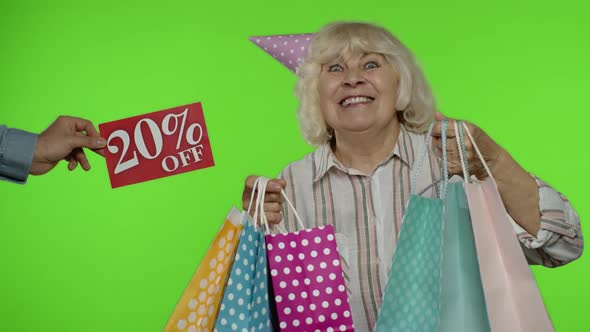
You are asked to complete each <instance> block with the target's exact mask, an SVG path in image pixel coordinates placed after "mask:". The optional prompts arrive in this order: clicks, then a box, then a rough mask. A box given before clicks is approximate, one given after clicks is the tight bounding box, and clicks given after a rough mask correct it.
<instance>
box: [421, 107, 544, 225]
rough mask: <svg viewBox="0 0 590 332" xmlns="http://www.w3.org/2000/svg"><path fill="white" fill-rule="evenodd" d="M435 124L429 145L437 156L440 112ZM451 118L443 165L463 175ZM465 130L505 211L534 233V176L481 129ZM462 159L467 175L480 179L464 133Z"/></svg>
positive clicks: (481, 171) (477, 163)
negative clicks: (490, 177) (490, 175)
mask: <svg viewBox="0 0 590 332" xmlns="http://www.w3.org/2000/svg"><path fill="white" fill-rule="evenodd" d="M435 118H436V121H437V123H436V124H435V126H434V128H433V129H432V137H433V145H434V147H435V149H436V150H437V152H438V154H439V156H440V154H441V152H442V138H441V130H440V129H441V123H440V121H441V120H443V119H445V118H444V116H443V115H442V114H440V113H438V112H437V113H436V115H435ZM456 124H457V123H456V121H455V120H449V126H448V130H447V142H446V143H447V149H446V150H447V159H448V160H447V166H448V169H449V173H450V174H461V175H462V174H463V170H462V168H461V161H460V160H459V153H458V147H457V143H456V141H455V126H456ZM465 124H467V127H468V128H469V132H470V133H471V136H472V137H473V140H474V141H475V144H476V145H477V147H478V148H479V151H480V152H481V154H482V156H483V159H484V160H485V162H486V164H487V165H488V168H489V169H490V172H491V173H492V176H493V177H494V179H495V181H496V184H497V186H498V192H499V193H500V196H501V197H502V202H503V203H504V206H505V207H506V210H507V211H508V213H509V214H510V215H511V216H512V218H513V219H514V220H515V221H516V223H518V224H519V225H520V226H521V227H522V228H524V229H525V230H526V231H527V232H529V233H530V234H532V235H533V236H536V235H537V232H538V231H539V227H540V221H541V213H540V211H539V188H538V187H537V184H536V182H535V179H534V178H533V177H532V176H531V175H530V174H528V173H527V171H526V170H524V169H523V168H522V167H520V165H519V164H518V163H517V162H516V161H515V160H514V159H512V157H511V156H510V155H509V154H508V152H506V151H505V150H504V149H503V148H502V147H500V146H499V145H498V144H497V143H496V142H494V140H492V139H491V138H490V137H489V136H488V135H487V134H486V133H485V132H484V131H483V130H481V128H479V127H477V126H475V125H473V124H471V123H467V122H465ZM464 142H465V147H466V150H467V151H466V152H467V155H466V159H467V161H468V164H469V172H470V174H473V175H475V176H476V177H477V178H478V179H480V180H482V179H484V178H486V177H487V176H488V174H487V172H486V170H485V168H484V167H483V165H482V163H481V161H480V160H479V158H478V156H477V153H476V151H475V149H474V148H473V144H472V142H471V140H470V139H469V137H468V136H467V133H465V132H464Z"/></svg>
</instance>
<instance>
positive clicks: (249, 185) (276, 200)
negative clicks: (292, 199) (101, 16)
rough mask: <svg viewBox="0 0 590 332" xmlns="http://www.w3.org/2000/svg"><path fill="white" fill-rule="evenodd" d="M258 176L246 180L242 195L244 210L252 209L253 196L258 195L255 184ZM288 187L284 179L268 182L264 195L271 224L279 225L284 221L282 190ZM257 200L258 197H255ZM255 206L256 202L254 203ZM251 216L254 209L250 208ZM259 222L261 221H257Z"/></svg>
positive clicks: (265, 209)
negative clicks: (282, 214)
mask: <svg viewBox="0 0 590 332" xmlns="http://www.w3.org/2000/svg"><path fill="white" fill-rule="evenodd" d="M257 178H258V176H255V175H251V176H248V177H247V178H246V182H245V184H244V191H243V193H242V209H244V210H247V209H248V208H249V207H250V202H251V201H252V199H251V198H252V195H254V194H256V190H255V189H254V184H255V183H256V179H257ZM286 186H287V182H286V181H285V180H283V179H273V180H271V181H269V182H268V184H267V186H266V190H265V194H264V211H265V213H266V218H267V219H268V222H270V223H279V222H280V221H281V220H282V216H281V210H282V202H283V197H282V195H281V190H283V189H284V188H285V187H286ZM254 198H256V197H254ZM252 203H253V204H255V203H256V202H255V201H252ZM250 214H251V215H253V214H254V207H251V208H250ZM257 222H259V220H258V221H257Z"/></svg>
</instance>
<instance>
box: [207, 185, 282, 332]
mask: <svg viewBox="0 0 590 332" xmlns="http://www.w3.org/2000/svg"><path fill="white" fill-rule="evenodd" d="M267 182H268V181H264V179H261V178H258V179H257V180H256V182H255V183H254V189H256V192H257V198H256V205H255V209H254V215H253V219H250V217H249V214H250V211H251V209H252V203H253V201H254V193H255V191H253V192H252V196H251V198H250V204H249V207H248V210H247V211H245V212H243V220H244V229H243V231H242V234H241V236H240V242H239V243H238V249H237V252H236V257H235V260H234V264H233V265H232V269H231V272H230V274H229V279H228V281H227V286H226V287H225V293H224V294H223V300H222V302H221V306H220V308H219V314H218V316H217V321H216V322H215V328H214V331H216V332H224V331H240V332H244V331H245V332H268V331H272V328H271V319H270V312H271V311H270V306H269V289H268V273H267V267H266V262H267V261H266V248H265V241H264V232H263V231H262V229H261V228H260V227H259V226H257V225H256V223H254V222H253V221H252V220H258V218H257V216H258V215H259V206H260V204H264V199H263V198H262V196H263V194H264V191H265V187H266V183H267Z"/></svg>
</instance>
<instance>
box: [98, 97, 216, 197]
mask: <svg viewBox="0 0 590 332" xmlns="http://www.w3.org/2000/svg"><path fill="white" fill-rule="evenodd" d="M99 129H100V132H101V135H102V136H103V137H105V138H107V147H106V149H105V157H106V160H107V167H108V169H109V176H110V179H111V186H112V187H113V188H117V187H121V186H125V185H129V184H133V183H138V182H143V181H148V180H153V179H157V178H161V177H165V176H170V175H174V174H180V173H185V172H189V171H194V170H197V169H201V168H205V167H210V166H213V165H214V163H213V155H212V153H211V147H210V145H209V137H208V135H207V128H206V127H205V119H204V117H203V111H202V108H201V104H200V103H195V104H190V105H185V106H179V107H175V108H171V109H168V110H163V111H159V112H154V113H149V114H145V115H140V116H135V117H131V118H127V119H123V120H118V121H113V122H108V123H103V124H100V125H99Z"/></svg>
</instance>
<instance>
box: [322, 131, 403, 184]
mask: <svg viewBox="0 0 590 332" xmlns="http://www.w3.org/2000/svg"><path fill="white" fill-rule="evenodd" d="M313 155H314V156H313V160H314V165H313V167H314V177H313V181H314V182H316V181H318V180H320V179H321V178H322V177H324V175H326V173H327V172H328V171H329V170H330V169H331V168H332V167H335V168H337V169H340V170H341V171H343V172H346V173H349V170H348V168H346V167H345V166H344V165H342V164H341V163H340V161H338V159H336V156H335V155H334V152H332V148H331V147H330V142H326V143H324V144H322V145H320V146H319V147H318V148H317V149H316V151H315V152H314V153H313ZM391 158H399V159H400V160H401V161H402V162H404V163H405V164H407V165H408V166H409V167H410V168H411V167H412V165H413V164H414V147H413V146H412V138H411V134H410V133H409V132H408V131H407V130H406V128H405V127H404V126H403V125H400V131H399V135H398V137H397V142H396V143H395V146H394V147H393V150H392V151H391V153H390V154H389V155H388V156H387V158H385V159H384V160H383V161H382V162H381V163H379V165H378V166H377V167H379V166H381V165H383V164H385V163H387V162H388V161H389V160H390V159H391Z"/></svg>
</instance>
